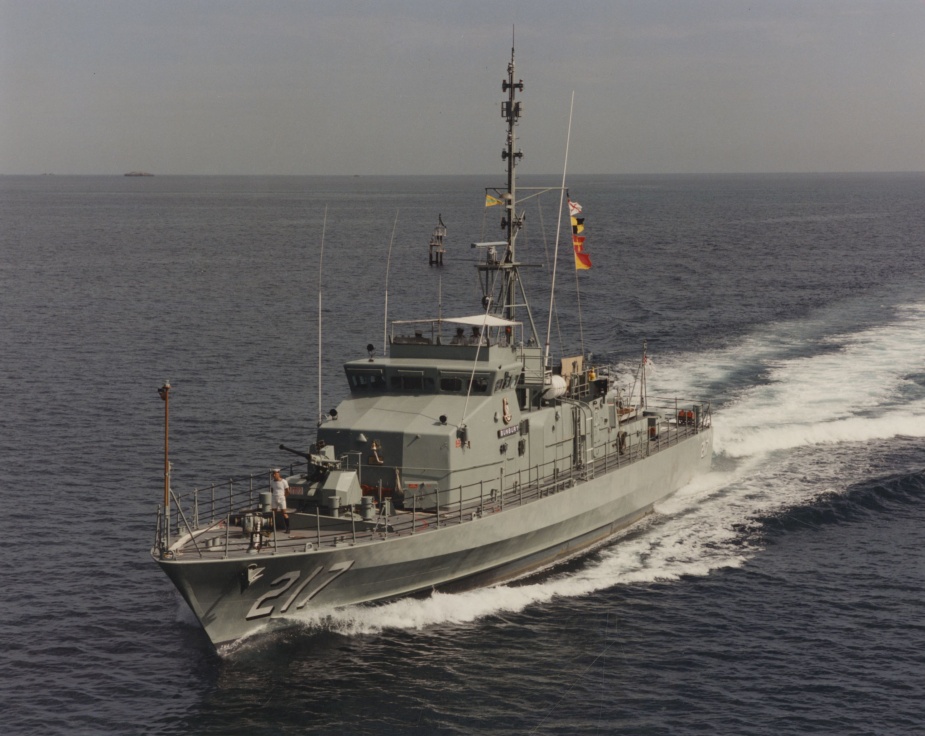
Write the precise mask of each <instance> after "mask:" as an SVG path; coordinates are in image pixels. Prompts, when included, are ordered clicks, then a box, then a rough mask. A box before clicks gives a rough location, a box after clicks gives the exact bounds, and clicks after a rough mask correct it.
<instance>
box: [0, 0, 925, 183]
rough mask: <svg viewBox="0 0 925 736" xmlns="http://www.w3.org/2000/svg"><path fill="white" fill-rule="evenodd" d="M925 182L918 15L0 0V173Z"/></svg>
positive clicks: (911, 9)
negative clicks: (509, 71) (688, 175)
mask: <svg viewBox="0 0 925 736" xmlns="http://www.w3.org/2000/svg"><path fill="white" fill-rule="evenodd" d="M512 25H515V26H516V35H517V57H516V60H517V76H518V77H521V78H523V79H524V81H525V91H524V95H523V98H522V99H523V102H524V110H525V114H524V117H523V119H522V122H521V125H520V127H519V134H520V136H521V146H522V148H523V150H524V152H525V159H524V163H523V167H522V168H521V171H522V172H523V173H536V174H549V173H554V172H558V171H560V170H561V167H562V160H563V156H564V149H565V137H566V130H567V126H568V110H569V100H570V97H571V94H572V92H573V91H574V93H575V111H574V120H573V126H572V141H571V150H570V156H569V172H570V173H572V174H590V173H641V172H752V171H910V170H914V171H922V170H925V0H897V1H891V0H792V1H791V0H780V1H777V0H752V1H751V2H749V1H746V0H636V1H629V0H626V1H624V0H490V1H489V0H486V1H483V0H465V2H462V1H460V0H457V1H456V2H449V1H448V0H394V1H390V0H330V1H329V0H299V1H295V0H292V1H277V0H261V1H259V2H258V1H256V0H255V1H248V2H245V1H243V0H226V1H219V0H156V1H155V0H145V1H144V2H141V1H138V2H136V1H135V0H113V1H105V0H80V1H79V2H76V1H73V0H70V1H68V0H0V174H32V173H43V172H51V173H56V174H120V173H124V172H126V171H130V170H134V169H141V170H146V171H151V172H154V173H157V174H456V173H459V174H485V173H493V172H496V171H498V170H499V166H500V151H501V148H502V145H503V141H504V131H503V123H502V120H501V117H500V109H499V108H500V101H501V99H502V93H501V84H500V83H501V79H502V77H504V76H505V74H506V65H507V61H508V58H509V55H510V47H511V28H512Z"/></svg>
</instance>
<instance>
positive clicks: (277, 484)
mask: <svg viewBox="0 0 925 736" xmlns="http://www.w3.org/2000/svg"><path fill="white" fill-rule="evenodd" d="M270 491H271V492H272V493H273V511H274V512H275V511H280V512H282V514H281V515H282V517H283V523H284V524H285V527H286V534H288V533H289V514H287V513H286V496H287V494H288V493H289V483H288V482H287V481H286V479H285V478H283V477H282V476H281V475H280V469H279V468H273V470H271V471H270ZM276 518H277V519H279V516H277V517H276Z"/></svg>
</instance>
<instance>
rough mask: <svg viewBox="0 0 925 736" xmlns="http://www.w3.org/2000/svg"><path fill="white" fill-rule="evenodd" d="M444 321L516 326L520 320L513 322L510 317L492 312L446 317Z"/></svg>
mask: <svg viewBox="0 0 925 736" xmlns="http://www.w3.org/2000/svg"><path fill="white" fill-rule="evenodd" d="M443 321H444V322H452V323H453V324H457V325H476V326H478V327H514V326H515V325H519V324H520V322H511V320H509V319H501V317H495V316H493V315H491V314H488V315H486V314H476V315H473V316H472V317H445V318H444V319H443Z"/></svg>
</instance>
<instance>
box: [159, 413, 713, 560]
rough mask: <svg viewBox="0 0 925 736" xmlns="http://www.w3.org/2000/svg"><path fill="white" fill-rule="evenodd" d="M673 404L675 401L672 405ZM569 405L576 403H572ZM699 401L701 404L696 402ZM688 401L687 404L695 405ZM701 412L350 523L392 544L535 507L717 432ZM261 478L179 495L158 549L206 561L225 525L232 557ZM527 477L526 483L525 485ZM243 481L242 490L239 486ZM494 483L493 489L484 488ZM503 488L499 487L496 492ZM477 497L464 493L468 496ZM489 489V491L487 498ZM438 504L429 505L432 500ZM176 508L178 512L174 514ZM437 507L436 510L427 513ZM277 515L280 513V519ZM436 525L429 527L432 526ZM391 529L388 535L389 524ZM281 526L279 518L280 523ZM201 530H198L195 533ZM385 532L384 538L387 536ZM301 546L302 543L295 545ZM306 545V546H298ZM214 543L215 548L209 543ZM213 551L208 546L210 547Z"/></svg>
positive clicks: (356, 538)
mask: <svg viewBox="0 0 925 736" xmlns="http://www.w3.org/2000/svg"><path fill="white" fill-rule="evenodd" d="M672 401H674V400H672ZM569 403H570V404H571V403H573V402H569ZM690 403H694V402H690ZM690 403H688V402H685V404H687V405H690ZM697 406H699V407H700V409H699V413H698V421H697V424H695V425H689V424H682V423H679V422H677V421H676V420H675V414H674V413H673V412H668V413H666V414H664V415H663V416H661V417H659V419H658V422H657V424H656V425H655V426H656V431H655V433H654V434H652V435H650V434H649V428H648V426H645V427H643V428H642V429H640V430H638V431H637V432H635V433H634V435H635V437H634V440H635V441H632V442H627V443H626V444H625V445H621V442H620V440H619V434H618V432H619V430H620V427H621V426H622V425H620V424H617V425H616V426H613V427H611V428H610V429H611V431H610V432H605V434H607V435H608V439H607V441H605V442H603V443H600V444H596V445H595V444H593V443H592V444H590V445H589V446H588V447H587V448H586V453H585V458H584V459H585V462H584V463H583V464H581V465H573V464H566V463H571V460H570V459H553V460H550V461H549V462H546V463H541V464H538V465H534V466H531V467H529V468H525V469H522V470H518V471H517V474H516V475H513V474H512V475H511V476H507V477H505V476H504V475H503V474H502V475H500V476H497V477H495V478H494V479H493V480H492V479H490V478H484V479H481V480H479V481H475V482H473V483H470V484H465V485H459V486H458V487H456V486H454V487H452V488H444V489H434V490H432V491H429V492H428V493H426V494H417V493H415V494H411V495H412V501H411V504H410V506H409V508H408V509H405V511H404V512H399V513H398V514H390V515H388V516H384V512H385V509H384V504H381V503H380V504H379V510H378V514H377V518H376V524H375V527H374V528H373V527H365V526H364V528H363V529H362V530H358V529H357V528H356V524H355V522H351V526H352V535H351V537H352V538H353V543H354V544H358V543H363V542H367V541H372V540H373V539H378V538H388V537H389V536H390V532H391V533H392V535H395V534H398V535H401V534H405V533H408V534H414V533H416V532H420V531H422V527H421V526H420V524H421V523H423V524H425V525H426V526H435V527H438V528H439V527H445V526H448V525H451V524H460V523H463V521H464V518H463V517H464V516H465V515H466V514H468V516H469V519H468V520H470V521H471V520H476V519H478V518H480V517H481V516H482V515H484V514H486V513H497V512H501V511H504V510H506V509H509V508H515V507H519V506H523V505H525V504H528V503H531V502H532V501H534V500H537V499H539V498H543V497H545V496H548V495H552V494H555V493H558V492H560V491H562V490H564V489H565V488H567V487H570V486H571V485H573V484H574V482H575V481H576V480H588V479H590V478H593V477H594V476H595V474H597V473H599V472H606V471H610V470H613V469H617V468H620V467H623V466H625V465H629V464H631V463H635V462H638V461H639V460H642V459H644V458H646V457H648V456H649V455H651V454H654V453H657V452H659V451H661V450H663V449H667V448H669V447H672V446H674V445H677V444H678V443H679V442H680V441H682V439H686V438H688V437H690V436H692V435H696V434H698V433H699V432H701V431H702V430H704V429H706V428H708V427H710V426H711V410H710V404H709V403H708V402H697ZM307 466H308V463H294V464H292V465H290V475H295V474H296V469H297V468H298V469H301V468H303V467H307ZM260 475H262V473H260V474H251V475H249V476H238V477H237V478H231V479H229V480H228V481H227V482H226V483H223V484H219V485H215V484H213V485H210V487H209V488H206V489H202V490H200V489H194V490H193V491H192V492H189V493H187V494H181V495H180V496H178V495H177V494H175V493H174V492H173V491H172V490H171V492H170V496H171V508H169V509H168V510H167V511H166V513H162V507H160V506H159V507H158V523H157V533H156V540H157V542H156V545H155V551H158V550H159V551H160V552H161V553H162V554H163V553H166V552H167V551H168V550H169V547H170V546H171V537H172V536H174V535H175V536H174V541H173V543H172V544H173V546H175V547H177V548H178V549H182V548H183V547H184V546H185V544H187V543H188V541H191V542H192V544H193V546H194V547H195V550H196V552H198V554H199V556H200V557H201V556H203V550H202V549H201V548H200V546H199V544H198V542H197V539H196V538H197V537H199V536H201V535H202V534H203V533H204V532H206V531H208V530H209V528H210V527H214V526H216V524H218V523H219V522H221V521H224V522H225V523H226V528H225V533H224V535H222V536H223V537H224V540H223V542H224V543H223V545H222V547H221V548H217V547H218V546H217V545H216V548H210V551H212V550H213V549H214V551H215V552H222V553H223V554H224V555H225V556H227V555H228V554H229V548H230V546H232V545H234V544H235V541H234V540H232V539H230V535H229V527H230V526H231V525H232V517H234V516H237V515H239V514H242V513H244V512H246V511H248V510H251V509H253V508H254V491H255V490H257V491H258V492H260V491H263V490H269V482H267V484H266V486H262V485H261V486H258V487H257V488H256V489H255V487H254V480H255V478H259V477H260ZM524 476H526V482H524V481H523V478H524ZM242 480H248V481H249V482H248V483H242V482H241V481H242ZM236 482H237V488H238V489H240V490H237V489H236V488H235V485H236ZM485 483H488V484H489V486H488V489H487V490H486V488H485ZM495 485H497V486H498V487H497V488H494V487H493V486H495ZM225 487H227V491H228V492H227V495H226V494H224V493H222V492H221V491H222V489H224V488H225ZM467 489H468V490H469V491H470V493H469V494H466V493H464V491H465V490H467ZM488 491H490V493H489V492H488ZM439 494H444V497H445V498H453V497H454V496H455V497H456V499H457V500H455V501H450V502H449V503H445V504H444V505H442V506H441V505H440V504H439V501H440V495H439ZM428 498H430V499H431V502H430V503H428V501H427V499H428ZM184 506H186V508H187V509H190V510H195V512H196V515H195V516H194V519H193V521H194V525H191V524H190V520H189V518H188V517H187V515H186V514H185V513H184V510H183V508H184ZM174 509H176V510H175V511H174ZM426 509H430V511H428V510H426ZM200 515H201V516H202V517H203V518H207V519H209V522H208V523H206V524H204V525H203V527H200V526H199V524H198V523H195V522H197V520H198V518H199V516H200ZM274 517H275V514H274ZM428 519H429V521H428ZM383 521H384V522H385V524H384V530H383V524H382V522H383ZM273 522H274V523H273V527H275V518H274V520H273ZM194 526H195V528H194ZM182 531H185V532H186V535H188V541H187V542H184V544H182V545H177V540H178V539H179V538H180V537H182V536H184V535H183V534H182V533H181V532H182ZM383 531H384V532H385V533H384V535H383ZM316 532H317V538H316V540H315V544H316V545H317V546H318V547H322V546H324V545H325V538H324V537H323V535H322V532H321V526H320V515H319V514H318V513H316ZM325 534H326V539H327V543H330V544H334V540H335V538H336V536H337V535H332V534H328V533H325ZM288 541H289V540H286V541H282V542H280V541H277V535H276V534H274V535H273V542H272V548H273V550H274V553H276V552H278V551H279V549H280V548H281V547H282V548H285V547H286V546H288ZM291 541H293V542H295V540H294V539H293V540H291ZM298 543H299V544H302V543H304V541H303V542H298ZM210 544H215V542H214V540H210ZM208 546H209V545H207V547H208Z"/></svg>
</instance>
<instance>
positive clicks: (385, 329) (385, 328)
mask: <svg viewBox="0 0 925 736" xmlns="http://www.w3.org/2000/svg"><path fill="white" fill-rule="evenodd" d="M397 227H398V210H395V222H394V223H393V224H392V237H391V238H390V239H389V257H388V258H387V259H386V262H385V309H384V310H383V315H382V354H383V355H385V354H386V353H387V352H388V339H389V269H390V268H391V266H392V243H394V242H395V229H396V228H397Z"/></svg>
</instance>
